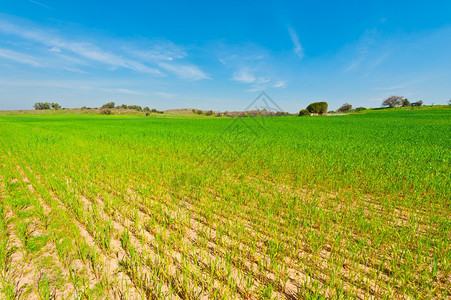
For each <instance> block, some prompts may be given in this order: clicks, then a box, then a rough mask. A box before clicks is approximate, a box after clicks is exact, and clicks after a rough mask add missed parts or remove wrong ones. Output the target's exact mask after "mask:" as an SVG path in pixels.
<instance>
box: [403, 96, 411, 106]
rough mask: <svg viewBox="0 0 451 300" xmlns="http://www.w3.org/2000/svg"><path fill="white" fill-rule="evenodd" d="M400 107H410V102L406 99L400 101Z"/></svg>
mask: <svg viewBox="0 0 451 300" xmlns="http://www.w3.org/2000/svg"><path fill="white" fill-rule="evenodd" d="M402 106H403V107H406V106H410V101H409V99H407V98H404V99H402Z"/></svg>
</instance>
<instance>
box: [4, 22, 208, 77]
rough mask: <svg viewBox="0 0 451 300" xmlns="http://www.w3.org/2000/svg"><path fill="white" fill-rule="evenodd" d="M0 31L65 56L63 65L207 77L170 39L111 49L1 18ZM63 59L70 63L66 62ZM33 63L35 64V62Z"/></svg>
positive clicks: (11, 56)
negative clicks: (103, 66) (102, 66)
mask: <svg viewBox="0 0 451 300" xmlns="http://www.w3.org/2000/svg"><path fill="white" fill-rule="evenodd" d="M0 32H3V33H4V34H8V35H12V36H15V37H19V38H21V39H24V40H26V41H29V42H33V43H38V44H39V45H42V46H45V47H46V48H47V50H48V51H47V55H50V54H53V55H54V56H55V57H58V58H59V59H64V60H65V62H66V65H65V66H61V68H65V69H68V68H69V69H79V68H75V66H76V65H82V66H89V67H95V66H96V65H95V63H98V64H102V65H105V66H107V67H109V69H110V70H116V69H118V68H123V69H129V70H133V71H135V72H139V73H146V74H154V75H161V74H163V73H162V71H161V70H162V69H163V70H165V71H168V72H169V73H171V74H174V75H176V76H177V77H179V78H181V79H184V80H200V79H207V78H209V77H208V76H207V75H206V74H205V73H204V72H203V71H202V70H201V69H200V68H199V67H198V66H196V65H194V64H192V63H188V62H186V57H187V53H186V52H185V50H184V49H183V48H182V47H180V46H177V45H175V44H174V43H172V42H170V41H159V42H158V41H157V42H155V43H153V44H152V45H150V46H149V47H146V48H143V47H142V48H139V47H138V46H137V45H134V46H133V43H128V44H132V46H127V47H128V48H122V47H115V50H114V51H112V50H105V49H104V47H101V46H99V45H98V44H97V43H95V42H93V41H87V40H86V39H85V40H83V39H81V40H80V39H79V40H77V38H71V39H69V38H65V37H64V36H62V35H61V34H57V33H55V32H50V31H49V30H44V29H40V28H36V27H35V26H20V25H17V24H13V23H11V22H8V21H4V20H3V21H0ZM121 43H122V44H124V41H113V43H112V44H121ZM106 44H108V43H106ZM110 44H111V43H110ZM111 48H113V47H111ZM6 56H8V58H10V59H13V57H15V58H16V60H17V61H19V60H20V61H19V62H23V63H27V62H28V63H29V64H31V63H33V62H35V61H33V60H32V59H31V57H28V59H26V57H19V56H18V55H14V56H13V55H12V54H11V53H7V52H5V53H4V54H3V57H6ZM46 58H48V57H46ZM181 60H185V61H181ZM67 63H70V64H72V65H69V66H68V65H67ZM34 65H35V66H38V65H39V64H38V63H36V62H35V63H34ZM55 65H56V64H55ZM58 65H59V64H58Z"/></svg>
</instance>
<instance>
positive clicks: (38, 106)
mask: <svg viewBox="0 0 451 300" xmlns="http://www.w3.org/2000/svg"><path fill="white" fill-rule="evenodd" d="M33 106H34V109H36V110H44V109H50V103H48V102H36V103H35V104H34V105H33Z"/></svg>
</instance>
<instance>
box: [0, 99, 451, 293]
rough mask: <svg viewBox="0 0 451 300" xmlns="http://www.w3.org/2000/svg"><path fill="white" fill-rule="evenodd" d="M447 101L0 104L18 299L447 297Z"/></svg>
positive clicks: (3, 186)
mask: <svg viewBox="0 0 451 300" xmlns="http://www.w3.org/2000/svg"><path fill="white" fill-rule="evenodd" d="M450 158H451V110H450V109H447V108H442V109H429V110H392V111H391V110H381V111H371V112H367V113H363V114H355V115H346V116H333V117H294V116H292V117H267V118H240V119H231V118H215V117H203V118H201V117H199V118H184V117H180V116H178V117H170V116H166V115H161V116H150V117H145V116H142V115H134V116H115V115H113V116H100V115H58V114H55V115H27V114H24V115H3V116H0V164H1V172H0V242H1V246H0V270H1V272H0V276H1V281H0V289H1V291H0V292H1V295H0V298H2V299H15V298H38V299H51V298H52V297H53V296H55V297H56V298H71V299H73V298H74V297H76V298H78V297H79V298H83V299H84V298H92V299H98V298H127V299H136V298H156V299H161V298H164V297H167V298H171V299H172V298H173V299H177V298H181V299H197V298H214V299H218V298H223V299H233V298H254V299H260V298H281V299H284V298H288V299H294V298H317V297H326V298H337V297H350V298H355V297H357V298H368V297H376V298H383V297H387V298H408V297H411V298H449V297H451V242H450V241H451V202H450V194H451V182H450V178H451V176H450V175H451V174H450V169H449V166H450Z"/></svg>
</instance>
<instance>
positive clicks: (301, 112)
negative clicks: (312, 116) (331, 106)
mask: <svg viewBox="0 0 451 300" xmlns="http://www.w3.org/2000/svg"><path fill="white" fill-rule="evenodd" d="M308 114H309V112H308V110H306V109H301V110H300V111H299V116H306V115H308Z"/></svg>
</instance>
